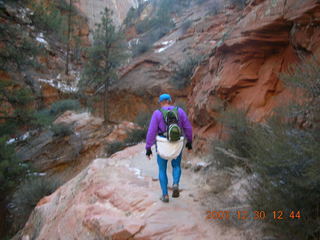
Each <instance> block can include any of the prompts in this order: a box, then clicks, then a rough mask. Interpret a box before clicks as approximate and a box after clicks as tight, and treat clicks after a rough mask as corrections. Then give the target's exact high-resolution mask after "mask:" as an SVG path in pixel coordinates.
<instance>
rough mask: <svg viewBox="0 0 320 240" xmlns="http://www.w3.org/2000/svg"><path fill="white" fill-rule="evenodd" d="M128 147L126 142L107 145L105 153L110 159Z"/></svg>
mask: <svg viewBox="0 0 320 240" xmlns="http://www.w3.org/2000/svg"><path fill="white" fill-rule="evenodd" d="M126 146H127V145H126V143H125V142H119V141H115V142H111V143H109V144H108V145H107V147H106V149H105V152H106V154H107V156H108V157H110V156H111V155H112V154H114V153H116V152H119V151H121V150H123V149H124V148H125V147H126Z"/></svg>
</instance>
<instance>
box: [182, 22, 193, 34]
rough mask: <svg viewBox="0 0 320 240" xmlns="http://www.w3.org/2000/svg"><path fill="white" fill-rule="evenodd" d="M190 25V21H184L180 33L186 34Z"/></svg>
mask: <svg viewBox="0 0 320 240" xmlns="http://www.w3.org/2000/svg"><path fill="white" fill-rule="evenodd" d="M191 25H192V21H191V20H187V21H185V22H184V23H183V24H182V25H181V31H182V32H183V33H185V32H187V31H188V29H189V28H190V27H191Z"/></svg>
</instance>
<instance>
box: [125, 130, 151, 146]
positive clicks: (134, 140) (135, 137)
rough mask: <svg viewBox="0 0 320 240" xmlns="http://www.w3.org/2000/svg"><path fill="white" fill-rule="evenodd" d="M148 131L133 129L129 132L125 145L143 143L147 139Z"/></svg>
mask: <svg viewBox="0 0 320 240" xmlns="http://www.w3.org/2000/svg"><path fill="white" fill-rule="evenodd" d="M146 136H147V130H146V129H133V130H130V131H129V132H128V137H127V138H126V140H125V143H127V144H128V145H135V144H138V143H141V142H143V141H144V140H145V139H146Z"/></svg>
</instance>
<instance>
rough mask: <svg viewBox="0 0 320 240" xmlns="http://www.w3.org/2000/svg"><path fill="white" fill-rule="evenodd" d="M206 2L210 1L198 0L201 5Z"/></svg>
mask: <svg viewBox="0 0 320 240" xmlns="http://www.w3.org/2000/svg"><path fill="white" fill-rule="evenodd" d="M205 2H208V0H196V3H197V4H199V5H201V4H203V3H205Z"/></svg>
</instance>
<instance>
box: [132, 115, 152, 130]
mask: <svg viewBox="0 0 320 240" xmlns="http://www.w3.org/2000/svg"><path fill="white" fill-rule="evenodd" d="M150 119H151V113H150V112H139V113H138V115H137V116H136V118H135V120H134V123H135V124H137V125H138V126H139V127H141V128H143V129H148V127H149V122H150Z"/></svg>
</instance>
